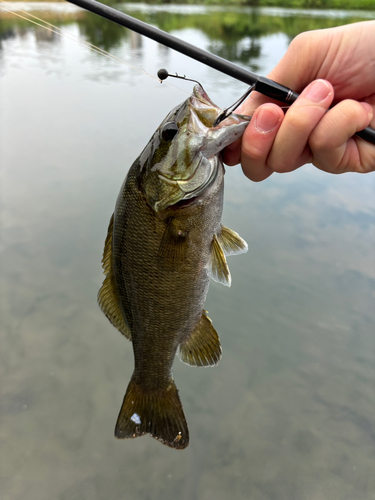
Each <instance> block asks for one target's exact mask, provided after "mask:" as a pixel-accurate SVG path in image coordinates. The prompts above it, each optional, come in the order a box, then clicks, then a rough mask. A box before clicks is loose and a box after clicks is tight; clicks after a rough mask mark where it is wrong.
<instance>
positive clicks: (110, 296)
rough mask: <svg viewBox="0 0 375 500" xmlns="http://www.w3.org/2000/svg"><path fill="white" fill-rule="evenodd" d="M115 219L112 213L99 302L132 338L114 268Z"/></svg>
mask: <svg viewBox="0 0 375 500" xmlns="http://www.w3.org/2000/svg"><path fill="white" fill-rule="evenodd" d="M113 219H114V217H113V215H112V217H111V220H110V221H109V226H108V233H107V238H106V240H105V244H104V252H103V259H102V266H103V271H104V274H105V279H104V281H103V284H102V287H101V288H100V290H99V293H98V304H99V307H100V309H101V310H102V311H103V313H104V314H105V315H106V316H107V318H108V319H109V321H110V322H111V323H112V325H113V326H115V327H116V328H117V329H118V330H119V331H120V332H121V333H122V334H123V335H125V337H126V338H128V339H129V340H131V333H130V329H129V327H128V325H127V324H126V321H125V318H124V316H123V314H122V311H121V309H120V305H119V300H118V295H117V291H116V284H115V277H114V274H113V269H112V239H113Z"/></svg>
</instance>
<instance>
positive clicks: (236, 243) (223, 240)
mask: <svg viewBox="0 0 375 500" xmlns="http://www.w3.org/2000/svg"><path fill="white" fill-rule="evenodd" d="M217 239H218V240H219V243H220V245H221V247H222V249H223V250H224V254H225V255H238V254H240V253H246V252H247V250H248V246H247V243H246V241H245V240H243V239H242V238H241V236H240V235H239V234H237V233H236V232H235V231H232V229H229V227H225V226H221V231H220V233H219V234H218V235H217Z"/></svg>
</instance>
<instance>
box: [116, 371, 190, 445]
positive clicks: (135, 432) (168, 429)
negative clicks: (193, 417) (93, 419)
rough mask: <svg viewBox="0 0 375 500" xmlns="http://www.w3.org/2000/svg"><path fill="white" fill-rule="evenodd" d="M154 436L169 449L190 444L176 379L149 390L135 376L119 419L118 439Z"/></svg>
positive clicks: (117, 427)
mask: <svg viewBox="0 0 375 500" xmlns="http://www.w3.org/2000/svg"><path fill="white" fill-rule="evenodd" d="M145 434H151V436H152V437H153V438H155V439H157V440H158V441H160V442H161V443H163V444H165V445H167V446H169V447H170V448H176V449H183V448H186V447H187V445H188V444H189V429H188V426H187V423H186V419H185V415H184V411H183V409H182V404H181V401H180V398H179V395H178V390H177V387H176V384H175V383H174V380H173V379H171V380H170V381H169V385H168V386H167V387H166V388H165V389H162V390H158V391H146V390H144V389H143V388H142V387H140V386H139V385H138V384H137V383H136V382H135V381H134V378H132V379H131V380H130V382H129V386H128V389H127V391H126V394H125V397H124V402H123V403H122V407H121V410H120V414H119V416H118V419H117V423H116V428H115V436H116V437H117V438H119V439H124V438H136V437H140V436H144V435H145Z"/></svg>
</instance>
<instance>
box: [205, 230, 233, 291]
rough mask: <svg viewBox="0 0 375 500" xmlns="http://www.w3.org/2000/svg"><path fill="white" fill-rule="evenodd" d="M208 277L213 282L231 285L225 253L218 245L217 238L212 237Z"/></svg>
mask: <svg viewBox="0 0 375 500" xmlns="http://www.w3.org/2000/svg"><path fill="white" fill-rule="evenodd" d="M210 276H211V278H212V279H213V280H215V281H217V282H218V283H222V284H223V285H226V286H230V285H231V276H230V271H229V267H228V264H227V261H226V258H225V253H224V250H223V248H222V246H221V245H220V243H219V240H218V237H217V236H216V235H214V237H213V239H212V242H211V269H210Z"/></svg>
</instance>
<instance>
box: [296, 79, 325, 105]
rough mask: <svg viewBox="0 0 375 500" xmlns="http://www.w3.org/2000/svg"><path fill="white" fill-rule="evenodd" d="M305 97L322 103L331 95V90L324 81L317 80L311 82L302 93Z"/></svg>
mask: <svg viewBox="0 0 375 500" xmlns="http://www.w3.org/2000/svg"><path fill="white" fill-rule="evenodd" d="M302 93H303V95H304V96H305V97H307V98H308V99H310V100H311V101H314V102H322V101H324V99H326V98H327V97H328V96H329V94H330V93H331V88H330V87H329V85H328V83H327V82H326V81H324V80H316V81H315V82H311V83H310V85H308V86H307V87H306V88H305V90H304V91H303V92H302Z"/></svg>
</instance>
